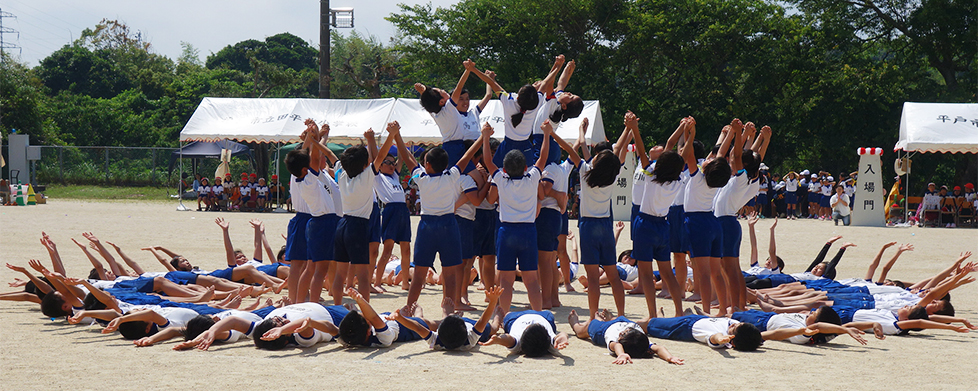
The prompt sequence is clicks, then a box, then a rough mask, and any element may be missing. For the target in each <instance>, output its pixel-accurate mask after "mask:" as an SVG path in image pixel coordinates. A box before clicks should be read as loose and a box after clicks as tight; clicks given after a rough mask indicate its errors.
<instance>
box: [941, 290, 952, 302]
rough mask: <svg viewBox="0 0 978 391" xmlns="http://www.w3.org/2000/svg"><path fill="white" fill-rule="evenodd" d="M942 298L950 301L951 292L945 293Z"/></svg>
mask: <svg viewBox="0 0 978 391" xmlns="http://www.w3.org/2000/svg"><path fill="white" fill-rule="evenodd" d="M941 300H944V301H947V302H950V301H951V292H947V293H945V294H944V297H942V298H941Z"/></svg>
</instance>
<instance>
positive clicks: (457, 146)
mask: <svg viewBox="0 0 978 391" xmlns="http://www.w3.org/2000/svg"><path fill="white" fill-rule="evenodd" d="M441 149H444V150H445V152H446V153H448V166H449V167H451V166H454V165H455V164H457V163H458V160H459V159H461V158H462V156H463V155H465V152H466V151H465V141H464V140H450V141H445V142H442V143H441ZM528 161H529V160H528ZM499 167H502V166H499ZM474 169H475V164H474V163H472V162H471V161H469V164H468V165H467V166H465V169H463V170H462V174H468V173H469V171H472V170H474Z"/></svg>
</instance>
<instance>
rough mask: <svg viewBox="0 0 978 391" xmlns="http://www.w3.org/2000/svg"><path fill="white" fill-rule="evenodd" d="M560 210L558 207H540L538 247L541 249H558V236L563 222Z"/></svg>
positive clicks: (537, 223) (537, 222)
mask: <svg viewBox="0 0 978 391" xmlns="http://www.w3.org/2000/svg"><path fill="white" fill-rule="evenodd" d="M561 219H562V217H561V215H560V212H559V211H557V210H556V209H550V208H540V214H539V215H538V216H537V221H536V225H537V249H538V250H540V251H557V243H558V242H557V236H559V235H560V227H561V224H563V222H562V221H561Z"/></svg>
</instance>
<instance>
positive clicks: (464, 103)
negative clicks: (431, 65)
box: [414, 61, 496, 174]
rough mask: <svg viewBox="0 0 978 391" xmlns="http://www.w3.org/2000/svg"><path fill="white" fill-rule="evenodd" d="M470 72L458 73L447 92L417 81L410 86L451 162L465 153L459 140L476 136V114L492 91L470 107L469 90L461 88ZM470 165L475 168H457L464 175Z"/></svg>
mask: <svg viewBox="0 0 978 391" xmlns="http://www.w3.org/2000/svg"><path fill="white" fill-rule="evenodd" d="M466 62H468V61H466ZM470 73H471V71H470V70H469V69H465V71H463V72H462V76H461V77H460V78H459V80H458V84H456V85H455V88H454V89H453V90H452V92H451V94H449V93H448V92H446V91H445V90H442V89H440V88H434V87H431V86H425V85H424V84H421V83H416V84H415V85H414V89H415V90H416V91H418V93H419V94H420V95H421V96H420V98H421V99H420V101H421V106H422V107H423V108H424V109H425V111H427V112H428V114H431V118H432V119H433V120H434V121H435V125H438V131H439V132H441V138H442V139H441V141H442V144H441V148H442V149H444V150H445V152H447V153H448V160H449V161H452V162H456V161H458V160H459V159H460V158H461V157H462V155H463V154H464V153H465V146H464V145H462V142H463V141H465V140H475V139H477V138H479V133H480V132H479V114H480V113H481V111H482V109H484V108H485V107H486V104H487V103H488V102H489V99H490V98H491V97H492V91H491V90H490V89H488V88H487V92H486V96H485V97H483V98H482V101H481V102H479V104H478V105H477V106H476V107H475V108H472V109H471V110H470V108H469V105H470V101H469V91H468V90H467V89H466V88H465V83H466V82H467V81H468V79H469V75H470ZM487 74H488V75H489V76H488V77H490V78H492V79H493V80H495V76H496V75H495V73H492V72H490V71H487ZM446 108H447V109H446ZM473 168H475V167H474V166H471V165H468V166H466V167H461V169H462V173H463V174H467V173H468V172H469V171H471V170H472V169H473Z"/></svg>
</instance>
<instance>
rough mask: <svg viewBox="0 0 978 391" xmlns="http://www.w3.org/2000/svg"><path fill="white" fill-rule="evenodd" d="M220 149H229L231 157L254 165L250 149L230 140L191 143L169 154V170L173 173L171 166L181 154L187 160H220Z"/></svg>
mask: <svg viewBox="0 0 978 391" xmlns="http://www.w3.org/2000/svg"><path fill="white" fill-rule="evenodd" d="M222 149H230V150H231V156H237V157H241V158H245V159H248V161H250V162H252V164H254V157H253V156H252V154H251V148H248V146H247V145H244V144H241V143H237V142H234V141H231V140H221V141H193V142H191V143H189V144H187V145H184V146H183V147H181V148H180V149H178V150H176V151H173V152H171V153H170V168H169V169H170V171H173V165H174V163H175V162H176V161H177V159H179V158H180V156H181V154H182V155H183V157H184V158H187V159H220V158H221V150H222Z"/></svg>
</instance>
